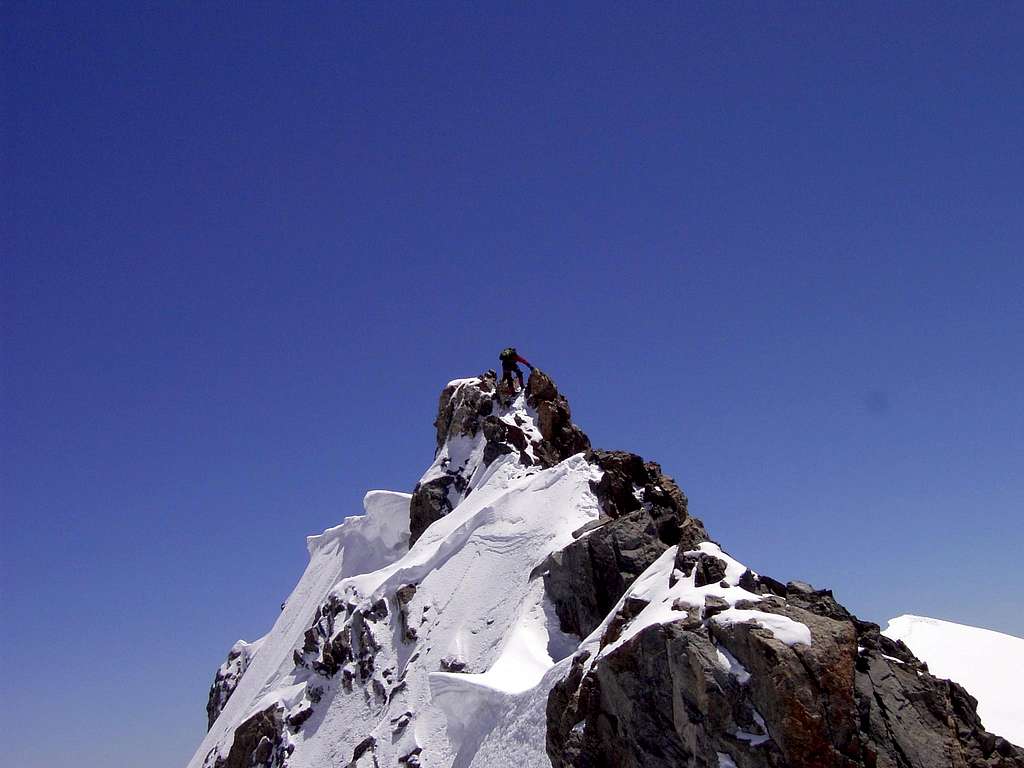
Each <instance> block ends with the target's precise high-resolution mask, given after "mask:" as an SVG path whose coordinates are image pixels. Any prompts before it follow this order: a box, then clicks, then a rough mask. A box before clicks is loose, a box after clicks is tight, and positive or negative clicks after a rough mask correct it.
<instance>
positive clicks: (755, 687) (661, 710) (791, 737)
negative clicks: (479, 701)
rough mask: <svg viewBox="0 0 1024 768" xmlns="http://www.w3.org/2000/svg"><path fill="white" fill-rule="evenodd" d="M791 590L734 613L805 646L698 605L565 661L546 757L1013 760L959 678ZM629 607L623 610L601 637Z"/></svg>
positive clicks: (836, 765) (673, 762) (939, 765)
mask: <svg viewBox="0 0 1024 768" xmlns="http://www.w3.org/2000/svg"><path fill="white" fill-rule="evenodd" d="M774 583H777V582H774ZM791 587H792V588H791V589H789V590H787V593H786V596H785V597H784V598H783V597H778V596H772V597H769V598H767V599H765V600H763V601H761V602H749V603H746V604H743V605H740V606H738V607H742V608H746V609H749V610H761V611H765V612H768V613H776V614H780V615H784V616H788V617H789V618H791V619H794V620H795V621H799V622H800V623H802V624H804V625H806V626H807V627H808V628H809V629H810V632H811V637H812V643H811V645H804V644H796V645H793V646H790V645H787V644H785V643H783V642H781V641H779V640H777V639H776V638H775V636H774V635H773V633H772V632H771V631H769V630H766V629H764V628H761V627H760V626H758V625H756V624H752V623H746V624H742V623H741V624H728V625H726V624H721V623H719V622H717V621H715V620H714V619H711V620H709V617H708V614H707V612H705V614H704V619H703V621H700V620H696V621H695V617H694V615H692V614H687V615H684V616H681V617H680V619H679V620H678V621H675V622H671V623H668V624H655V625H652V626H649V627H647V628H645V629H644V630H642V631H641V632H639V633H638V634H637V635H636V636H634V637H632V638H631V639H630V640H629V641H627V642H626V643H624V644H623V645H622V646H620V647H618V648H616V649H615V650H614V651H612V652H611V653H608V654H607V655H606V656H604V657H602V658H600V660H599V661H598V662H597V663H595V664H593V665H592V666H590V665H588V664H587V663H586V662H587V657H586V656H581V657H577V658H576V659H574V660H573V665H572V667H571V669H570V671H569V673H568V674H567V675H566V677H565V678H564V679H563V680H562V681H561V682H560V683H558V684H557V685H556V686H555V687H554V689H553V690H552V692H551V694H550V697H549V699H548V710H547V716H548V732H547V751H548V756H549V758H550V759H551V762H552V765H553V766H555V768H570V767H572V768H577V767H579V766H588V767H591V768H612V767H613V766H614V767H615V768H632V767H633V766H636V768H640V766H644V767H645V768H647V767H649V766H653V767H655V768H661V767H663V768H669V766H679V765H687V766H707V768H714V767H715V766H719V765H720V764H721V762H720V759H719V757H718V755H727V756H728V757H729V758H730V759H731V760H732V761H733V762H734V763H735V765H736V766H737V768H855V767H856V768H968V766H970V767H971V768H982V767H985V766H987V767H988V768H1022V767H1024V750H1021V749H1019V748H1017V747H1014V746H1013V745H1012V744H1009V743H1008V742H1006V741H1005V740H1004V739H1000V738H999V737H996V736H993V735H992V734H990V733H986V732H985V731H984V729H983V728H982V726H981V723H980V721H979V720H978V716H977V713H976V710H975V705H976V702H975V701H974V700H973V699H972V698H971V697H970V696H969V695H968V694H967V693H966V692H965V691H964V690H963V689H962V688H961V687H960V686H958V685H956V684H955V683H951V682H949V681H947V680H939V679H937V678H934V677H932V676H931V675H930V674H928V672H927V668H926V667H925V666H924V665H922V664H921V662H920V661H918V660H917V659H916V658H915V657H914V656H913V654H912V653H910V651H909V650H908V649H907V648H906V646H904V645H903V644H902V643H894V642H893V641H891V640H888V639H887V638H885V637H884V636H882V635H880V634H879V632H878V627H877V626H876V625H874V624H868V623H866V622H860V621H858V620H857V619H856V618H854V617H853V616H851V615H850V614H849V612H847V611H846V610H845V609H844V608H843V607H842V606H841V605H839V604H838V603H837V602H836V601H835V600H834V598H833V597H832V595H831V593H829V592H827V591H815V590H813V589H810V588H808V587H807V585H803V584H793V585H791ZM635 612H636V609H635V608H629V607H628V605H627V606H624V609H623V616H622V617H621V618H620V617H616V619H617V620H616V621H613V622H612V623H611V625H610V626H609V630H611V629H612V628H614V629H615V632H611V631H610V632H609V633H608V635H607V636H606V638H605V640H603V641H602V642H603V643H605V644H607V643H608V642H612V641H614V639H615V637H617V636H618V632H619V631H620V630H621V626H622V625H623V624H625V623H628V620H629V618H630V614H634V613H635ZM720 653H728V654H730V655H731V657H733V658H734V659H735V660H736V661H737V662H738V663H739V664H741V665H742V667H743V672H744V674H743V675H736V674H730V671H728V670H727V669H726V668H725V667H723V665H722V664H721V663H720V659H719V660H716V657H718V656H719V654H720Z"/></svg>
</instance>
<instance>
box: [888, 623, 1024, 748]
mask: <svg viewBox="0 0 1024 768" xmlns="http://www.w3.org/2000/svg"><path fill="white" fill-rule="evenodd" d="M883 634H884V635H886V636H887V637H890V638H892V639H893V640H902V641H903V642H904V643H906V644H907V646H908V647H909V648H910V650H912V651H913V652H914V655H915V656H917V657H918V658H919V659H921V660H922V661H924V662H927V664H928V669H929V670H930V671H931V673H932V674H933V675H935V676H936V677H945V678H948V679H949V680H953V681H955V682H957V683H960V685H962V686H963V687H964V688H966V689H967V692H968V693H970V694H971V695H972V696H973V697H974V698H976V699H977V700H978V714H979V715H980V716H981V722H982V723H984V725H985V728H986V729H987V730H989V731H991V732H992V733H995V734H997V735H999V736H1002V737H1003V738H1004V739H1007V740H1008V741H1012V742H1013V743H1014V744H1018V745H1021V746H1024V639H1021V638H1019V637H1013V636H1012V635H1004V634H1001V633H999V632H993V631H992V630H989V629H980V628H978V627H969V626H966V625H964V624H954V623H953V622H951V621H940V620H939V619H929V618H925V617H924V616H899V617H898V618H895V619H892V620H891V621H890V622H889V625H888V626H887V627H886V628H885V630H884V631H883Z"/></svg>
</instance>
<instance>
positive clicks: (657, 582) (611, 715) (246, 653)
mask: <svg viewBox="0 0 1024 768" xmlns="http://www.w3.org/2000/svg"><path fill="white" fill-rule="evenodd" d="M435 426H436V428H437V444H436V450H435V454H434V461H433V463H432V464H431V465H430V467H429V468H428V469H427V471H426V472H425V473H424V474H423V476H422V477H421V478H420V479H419V482H418V483H416V485H415V488H414V490H413V492H412V494H405V493H396V492H391V491H371V492H370V493H368V494H367V495H366V498H365V499H364V502H363V504H364V508H365V514H364V515H361V516H357V517H350V518H347V519H346V520H345V521H344V522H343V523H342V524H341V525H339V526H337V527H335V528H331V529H329V530H327V531H325V532H324V533H323V534H321V535H319V536H313V537H310V538H309V539H308V541H307V544H308V549H309V554H310V561H309V565H308V566H307V568H306V570H305V572H304V574H303V576H302V578H301V580H300V581H299V583H298V585H297V586H296V588H295V590H294V592H293V593H292V594H291V596H290V597H289V598H288V600H287V601H286V602H285V604H284V606H283V609H282V612H281V615H280V617H279V618H278V620H277V622H276V623H275V624H274V627H273V628H272V629H271V630H270V632H269V633H268V634H267V635H266V636H265V637H263V638H262V639H260V640H257V641H256V642H254V643H245V642H242V641H240V642H239V643H237V644H236V645H235V646H234V647H233V648H232V649H231V652H230V654H229V656H228V659H227V661H225V663H224V664H223V665H222V666H221V667H220V669H219V670H218V671H217V674H216V677H215V680H214V684H213V687H212V689H211V691H210V697H209V702H208V704H207V713H208V716H209V722H210V729H209V732H208V734H207V735H206V738H205V739H204V740H203V742H202V744H201V745H200V747H199V749H198V750H197V752H196V754H195V756H194V757H193V758H192V761H191V762H190V763H189V766H190V768H254V767H257V768H285V766H287V768H325V767H327V766H347V767H348V768H384V767H385V766H388V767H391V766H394V767H396V768H416V766H421V767H423V768H435V767H437V768H440V767H442V766H443V767H445V768H448V767H451V768H506V767H507V766H520V767H521V768H531V767H533V766H537V767H541V766H543V767H544V768H547V767H548V766H554V768H569V767H570V766H572V767H579V768H641V766H643V767H644V768H652V767H653V768H658V767H662V766H663V767H665V768H668V767H669V766H699V767H700V768H704V767H707V768H782V767H783V766H792V768H832V767H833V766H835V767H837V768H847V767H848V768H855V767H857V768H961V767H964V768H966V767H967V766H970V767H971V768H981V767H982V766H989V767H991V768H1004V767H1005V768H1009V767H1010V766H1013V767H1014V768H1024V750H1022V749H1020V748H1018V747H1015V746H1014V745H1012V744H1011V743H1010V742H1008V741H1006V740H1005V739H1003V738H1000V737H998V736H995V735H993V734H991V733H988V732H986V731H985V728H984V727H983V725H982V723H981V720H980V719H979V717H978V714H977V707H976V701H975V700H974V699H973V698H972V697H971V695H970V694H969V693H967V691H965V690H964V689H963V688H962V687H961V686H959V685H957V684H956V683H952V682H950V681H947V680H942V679H939V678H936V677H934V676H933V675H931V674H930V673H929V672H928V668H927V666H926V665H925V664H923V663H922V662H921V661H920V660H919V659H918V658H916V657H915V656H914V654H913V653H911V651H910V650H909V648H908V647H907V646H906V645H904V644H903V643H902V642H901V641H899V640H893V639H890V638H889V637H886V636H885V635H883V634H882V633H881V632H880V631H879V627H878V626H877V625H875V624H871V623H869V622H864V621H860V620H858V619H857V618H856V617H855V616H853V615H851V614H850V613H849V612H848V611H847V610H846V609H845V608H843V606H841V605H840V604H839V603H838V602H837V601H836V600H835V598H834V597H833V595H832V593H831V592H830V591H828V590H818V589H814V588H813V587H811V586H810V585H808V584H805V583H802V582H790V583H788V584H782V583H780V582H778V581H775V580H774V579H771V578H769V577H767V576H764V575H761V574H758V573H756V572H754V571H752V570H751V569H750V568H748V567H746V566H745V565H743V564H742V563H740V562H739V561H737V560H736V559H734V558H733V557H732V556H730V555H729V554H728V553H727V552H726V551H725V549H724V548H723V547H722V546H721V545H720V544H718V543H716V542H715V541H713V540H711V538H710V537H709V535H708V533H707V531H706V530H705V527H704V525H703V524H702V523H701V521H700V520H698V519H697V518H695V517H693V516H691V515H690V514H689V510H688V505H687V499H686V496H685V495H684V494H683V492H682V491H681V490H680V488H679V487H678V486H677V485H676V483H675V481H673V480H672V478H670V477H669V476H668V475H666V474H665V473H664V472H663V471H662V469H661V467H660V466H659V465H658V464H657V463H655V462H653V461H645V460H644V459H642V458H641V457H639V456H637V455H635V454H631V453H625V452H621V451H602V450H593V449H592V448H591V445H590V440H589V439H588V438H587V436H586V434H584V432H583V431H582V430H581V429H580V428H579V427H577V426H576V425H575V424H573V422H572V417H571V412H570V408H569V403H568V401H567V400H566V398H565V397H564V396H563V395H562V394H561V393H560V392H559V391H558V388H557V387H556V386H555V384H554V382H553V381H552V380H551V379H550V378H549V377H548V376H546V375H545V374H544V373H542V372H540V371H534V372H533V373H532V374H531V376H530V378H529V381H528V382H527V386H526V388H525V391H523V392H519V393H517V394H516V395H515V396H514V397H513V398H512V399H511V400H510V401H509V400H506V399H504V398H502V397H501V396H499V390H498V387H497V382H496V376H495V374H494V372H493V371H488V372H486V373H484V374H483V375H481V376H477V377H473V378H466V379H458V380H456V381H452V382H450V383H449V384H448V385H447V386H446V387H445V388H444V389H443V391H442V393H441V397H440V402H439V406H438V413H437V418H436V420H435Z"/></svg>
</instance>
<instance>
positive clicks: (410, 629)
mask: <svg viewBox="0 0 1024 768" xmlns="http://www.w3.org/2000/svg"><path fill="white" fill-rule="evenodd" d="M478 382H479V380H478V379H466V380H458V381H455V382H452V385H454V386H456V387H459V386H460V385H466V386H473V385H475V384H477V383H478ZM498 415H499V417H500V418H501V419H502V420H503V421H505V422H507V424H508V425H510V426H512V425H514V426H515V427H516V428H518V429H520V430H522V432H523V433H524V434H525V435H526V437H527V439H528V440H529V441H530V443H529V444H528V445H527V446H526V447H525V448H524V450H523V451H521V452H519V451H514V450H513V451H510V452H509V453H506V454H501V455H498V456H497V457H496V458H495V457H489V458H490V463H485V462H484V452H485V450H486V448H487V440H486V438H485V436H484V434H483V432H482V431H478V432H477V433H476V434H475V435H469V436H467V435H463V434H453V435H451V436H450V437H449V438H448V439H446V440H445V441H444V442H443V443H442V445H441V446H440V448H439V450H438V452H437V456H436V458H435V461H434V463H433V464H432V465H431V467H430V468H428V470H427V471H426V473H425V474H424V476H423V478H422V479H421V483H427V482H430V481H432V480H436V479H437V478H438V477H440V476H442V475H444V474H445V473H447V474H449V475H452V476H457V477H458V479H459V482H458V483H457V484H456V483H452V484H451V485H450V486H448V488H447V494H448V499H447V501H448V503H449V504H450V505H451V507H452V511H451V512H450V513H449V514H448V515H447V516H445V517H443V518H442V519H440V520H438V521H437V522H435V523H434V524H433V525H431V526H430V527H429V528H428V529H427V530H426V531H425V532H424V533H423V535H422V536H421V537H420V538H419V539H418V540H417V541H416V543H415V545H414V546H413V547H412V548H411V549H409V550H408V551H406V552H402V551H400V550H402V549H403V547H404V544H405V542H407V540H408V526H409V496H408V495H407V494H395V493H387V492H373V493H370V494H368V495H367V498H366V502H365V505H366V511H367V515H366V516H365V517H355V518H349V519H347V520H346V521H345V522H344V523H343V524H342V525H340V526H338V527H336V528H333V529H330V530H329V531H327V532H326V533H324V534H323V535H322V536H318V537H311V538H310V540H309V541H310V554H311V560H310V564H309V567H308V568H307V569H306V573H305V574H304V575H303V578H302V580H301V581H300V582H299V585H298V586H297V587H296V589H295V592H294V593H293V594H292V595H291V597H289V598H288V600H287V602H286V603H285V609H284V612H283V613H282V615H281V617H280V618H279V619H278V621H277V623H276V624H275V626H274V628H273V629H272V630H271V632H270V633H269V634H268V635H267V637H266V638H264V640H263V641H262V644H261V645H260V647H259V650H258V652H256V653H255V654H253V658H252V661H251V662H250V664H249V667H248V669H246V670H245V673H244V675H243V676H242V678H241V682H240V683H239V684H238V687H237V688H236V689H235V690H234V691H233V692H232V693H231V695H230V698H229V699H228V703H227V705H226V706H225V707H224V710H223V712H222V713H221V715H220V717H219V718H218V719H217V721H216V723H215V724H214V727H213V728H212V729H211V730H210V732H209V734H208V735H207V737H206V739H204V741H203V743H202V745H201V746H200V748H199V749H198V750H197V752H196V754H195V756H194V757H193V759H192V761H191V763H190V764H189V765H190V766H193V767H194V768H200V767H201V766H203V765H207V766H209V765H213V764H215V762H216V760H217V759H218V756H220V757H221V758H223V757H225V756H226V755H227V754H228V752H229V750H230V747H231V735H232V732H234V731H235V730H236V729H238V727H239V726H240V725H241V724H243V723H244V722H245V721H247V720H249V719H250V718H252V717H253V716H254V715H256V714H258V713H260V712H262V711H265V710H268V708H274V707H277V708H278V709H280V711H281V712H280V716H279V718H278V719H283V720H285V721H287V719H288V718H289V717H292V718H293V721H294V718H295V717H296V716H298V717H304V718H307V719H303V720H302V721H301V722H302V728H301V730H299V731H298V732H297V733H294V734H292V735H291V737H290V738H289V739H288V743H280V744H274V745H273V747H272V750H273V751H277V752H280V753H281V755H282V756H284V755H287V756H288V765H289V766H293V767H294V768H303V766H310V767H312V766H323V765H345V764H347V763H348V762H349V760H350V759H352V758H353V752H354V747H355V746H356V745H358V744H359V743H360V742H363V741H365V740H366V738H367V737H368V736H369V737H371V738H373V739H374V740H375V743H374V748H373V753H374V755H375V758H376V759H377V760H378V761H379V762H380V761H382V764H390V765H395V764H398V762H399V761H400V760H401V759H403V758H404V759H405V764H408V765H424V766H431V765H438V766H440V765H451V764H452V761H453V759H457V758H458V755H459V754H460V749H463V747H464V746H465V744H463V742H464V741H465V740H466V739H469V740H470V741H471V742H474V743H473V744H472V746H471V747H470V748H469V749H468V750H465V749H463V752H462V754H463V756H464V759H466V756H467V755H468V754H469V753H471V752H473V751H475V741H476V740H478V738H479V734H478V733H476V731H479V730H480V727H479V725H474V729H475V731H474V734H469V733H467V732H466V730H465V729H463V730H461V731H460V729H459V726H458V720H459V717H460V715H461V714H462V713H464V712H467V711H470V713H471V714H472V715H473V716H474V717H475V716H476V715H477V714H480V712H479V711H478V710H481V711H482V710H483V709H484V708H485V707H486V702H487V701H488V700H489V698H496V699H500V698H502V697H503V696H506V695H512V694H515V693H518V692H521V691H523V690H527V689H529V688H532V687H533V686H534V685H535V684H536V683H537V682H538V681H539V680H540V678H541V677H542V676H543V674H544V673H545V672H546V671H547V670H548V669H549V668H550V667H551V666H552V665H553V664H554V663H555V662H556V661H558V660H559V659H561V658H564V657H565V656H566V655H568V654H569V653H571V652H572V651H573V650H575V646H576V642H575V641H570V640H568V639H567V638H566V636H564V635H563V634H562V633H561V632H560V631H559V629H558V620H557V618H554V614H553V612H552V610H551V608H550V605H548V604H546V603H545V601H544V599H543V583H542V581H541V580H540V579H537V578H535V574H532V571H533V569H534V567H535V566H536V565H538V564H539V563H541V562H542V561H544V559H545V558H546V557H547V556H548V555H550V554H551V553H552V552H554V551H556V550H558V549H560V548H562V547H564V546H565V545H566V544H567V543H569V542H571V541H572V540H573V537H572V532H573V531H574V530H576V529H578V528H580V527H581V526H583V525H585V524H586V523H588V522H591V521H593V520H595V519H596V518H597V517H598V514H599V510H598V504H597V499H596V498H595V496H594V494H593V492H592V490H591V488H590V481H591V480H594V479H596V478H597V477H598V476H599V474H598V473H597V472H596V470H595V468H594V467H593V466H592V465H590V464H588V463H587V462H586V461H585V460H583V458H582V457H581V456H577V457H574V458H570V459H568V460H566V461H563V462H561V463H559V464H558V465H557V466H554V467H551V468H548V469H542V468H541V467H540V466H539V465H536V464H534V459H533V447H532V443H533V442H534V441H536V440H539V439H540V436H539V433H538V431H537V427H536V425H535V418H536V413H535V412H534V411H533V410H532V409H530V408H528V407H527V405H526V403H525V399H524V396H523V394H522V393H520V394H519V396H518V397H517V398H516V399H515V400H514V401H513V402H512V403H510V404H509V405H508V407H505V408H502V409H500V410H499V414H498ZM521 454H525V455H526V456H527V457H528V458H527V460H526V461H527V464H529V466H524V464H523V463H522V459H521ZM403 588H404V589H403ZM327 606H343V608H342V609H341V610H339V612H338V614H336V618H337V619H338V620H339V621H338V624H339V625H340V624H341V623H342V622H341V620H342V619H344V621H345V625H344V626H345V627H347V628H349V629H350V630H352V631H353V632H354V634H353V633H352V632H350V636H351V637H352V642H353V646H354V648H353V653H352V656H353V658H352V659H350V660H349V661H347V663H345V664H344V667H343V669H342V670H341V672H342V674H341V675H338V676H330V675H324V674H321V672H322V670H323V667H322V664H323V663H325V662H324V659H325V655H324V653H323V651H324V648H328V649H330V648H333V646H326V645H325V644H324V643H323V642H321V641H323V640H329V639H330V638H329V637H311V636H310V633H309V632H307V629H308V628H309V627H311V626H312V627H315V626H317V625H318V623H322V622H324V621H325V620H327V619H328V614H329V609H328V608H327ZM331 610H333V609H331ZM382 612H383V613H384V615H387V614H398V613H400V614H401V620H400V621H394V622H388V621H381V620H380V619H382V615H381V614H382ZM330 619H331V620H332V622H333V621H334V620H335V616H330ZM391 624H394V625H395V626H391ZM350 625H352V626H350ZM396 627H401V628H403V630H404V634H405V636H403V632H402V631H399V630H398V629H396ZM335 629H336V626H335V625H333V624H332V626H331V627H330V630H328V631H325V632H323V633H322V634H323V635H325V636H327V635H330V634H332V633H333V631H334V630H335ZM314 634H315V633H314ZM318 642H320V645H318V644H317V643H318ZM297 649H304V650H297ZM367 650H372V653H364V654H362V655H360V654H361V652H362V651H367ZM346 653H347V651H346ZM303 654H305V656H306V658H302V656H303ZM318 654H319V655H318ZM334 655H337V654H334ZM443 669H450V670H453V673H450V674H449V673H445V672H443V671H441V670H443ZM456 670H457V671H458V672H460V674H454V671H456ZM339 678H340V679H339ZM353 684H354V687H355V689H356V694H357V695H352V688H353ZM343 693H344V694H348V695H342V694H343ZM320 702H323V706H320V707H316V708H315V710H316V711H315V712H314V713H313V714H310V715H306V714H305V713H306V712H307V711H308V712H312V710H313V709H314V707H312V706H311V705H313V704H319V703H320ZM470 703H472V707H470V709H469V710H467V705H468V704H470ZM446 725H447V727H446ZM264 735H266V734H265V733H263V732H261V734H260V738H262V736H264ZM257 741H258V740H257ZM540 747H541V751H543V740H542V741H541V745H540Z"/></svg>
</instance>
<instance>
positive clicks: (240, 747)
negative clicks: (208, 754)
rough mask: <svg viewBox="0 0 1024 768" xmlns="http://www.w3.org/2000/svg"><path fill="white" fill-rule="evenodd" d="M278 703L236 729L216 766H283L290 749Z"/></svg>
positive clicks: (275, 767) (260, 767)
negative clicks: (226, 749) (284, 739)
mask: <svg viewBox="0 0 1024 768" xmlns="http://www.w3.org/2000/svg"><path fill="white" fill-rule="evenodd" d="M283 729H284V722H283V720H282V710H281V708H280V707H279V706H277V705H274V706H272V707H268V708H267V709H265V710H263V711H262V712H257V713H256V714H255V715H253V716H252V717H250V718H249V719H248V720H246V721H245V722H244V723H242V724H241V725H240V726H238V727H237V728H236V729H235V738H234V741H232V742H231V749H230V750H229V751H228V754H227V757H223V758H217V760H216V762H215V763H214V768H283V766H284V765H285V760H286V759H287V756H288V755H287V752H288V750H287V748H286V747H284V741H283Z"/></svg>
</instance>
